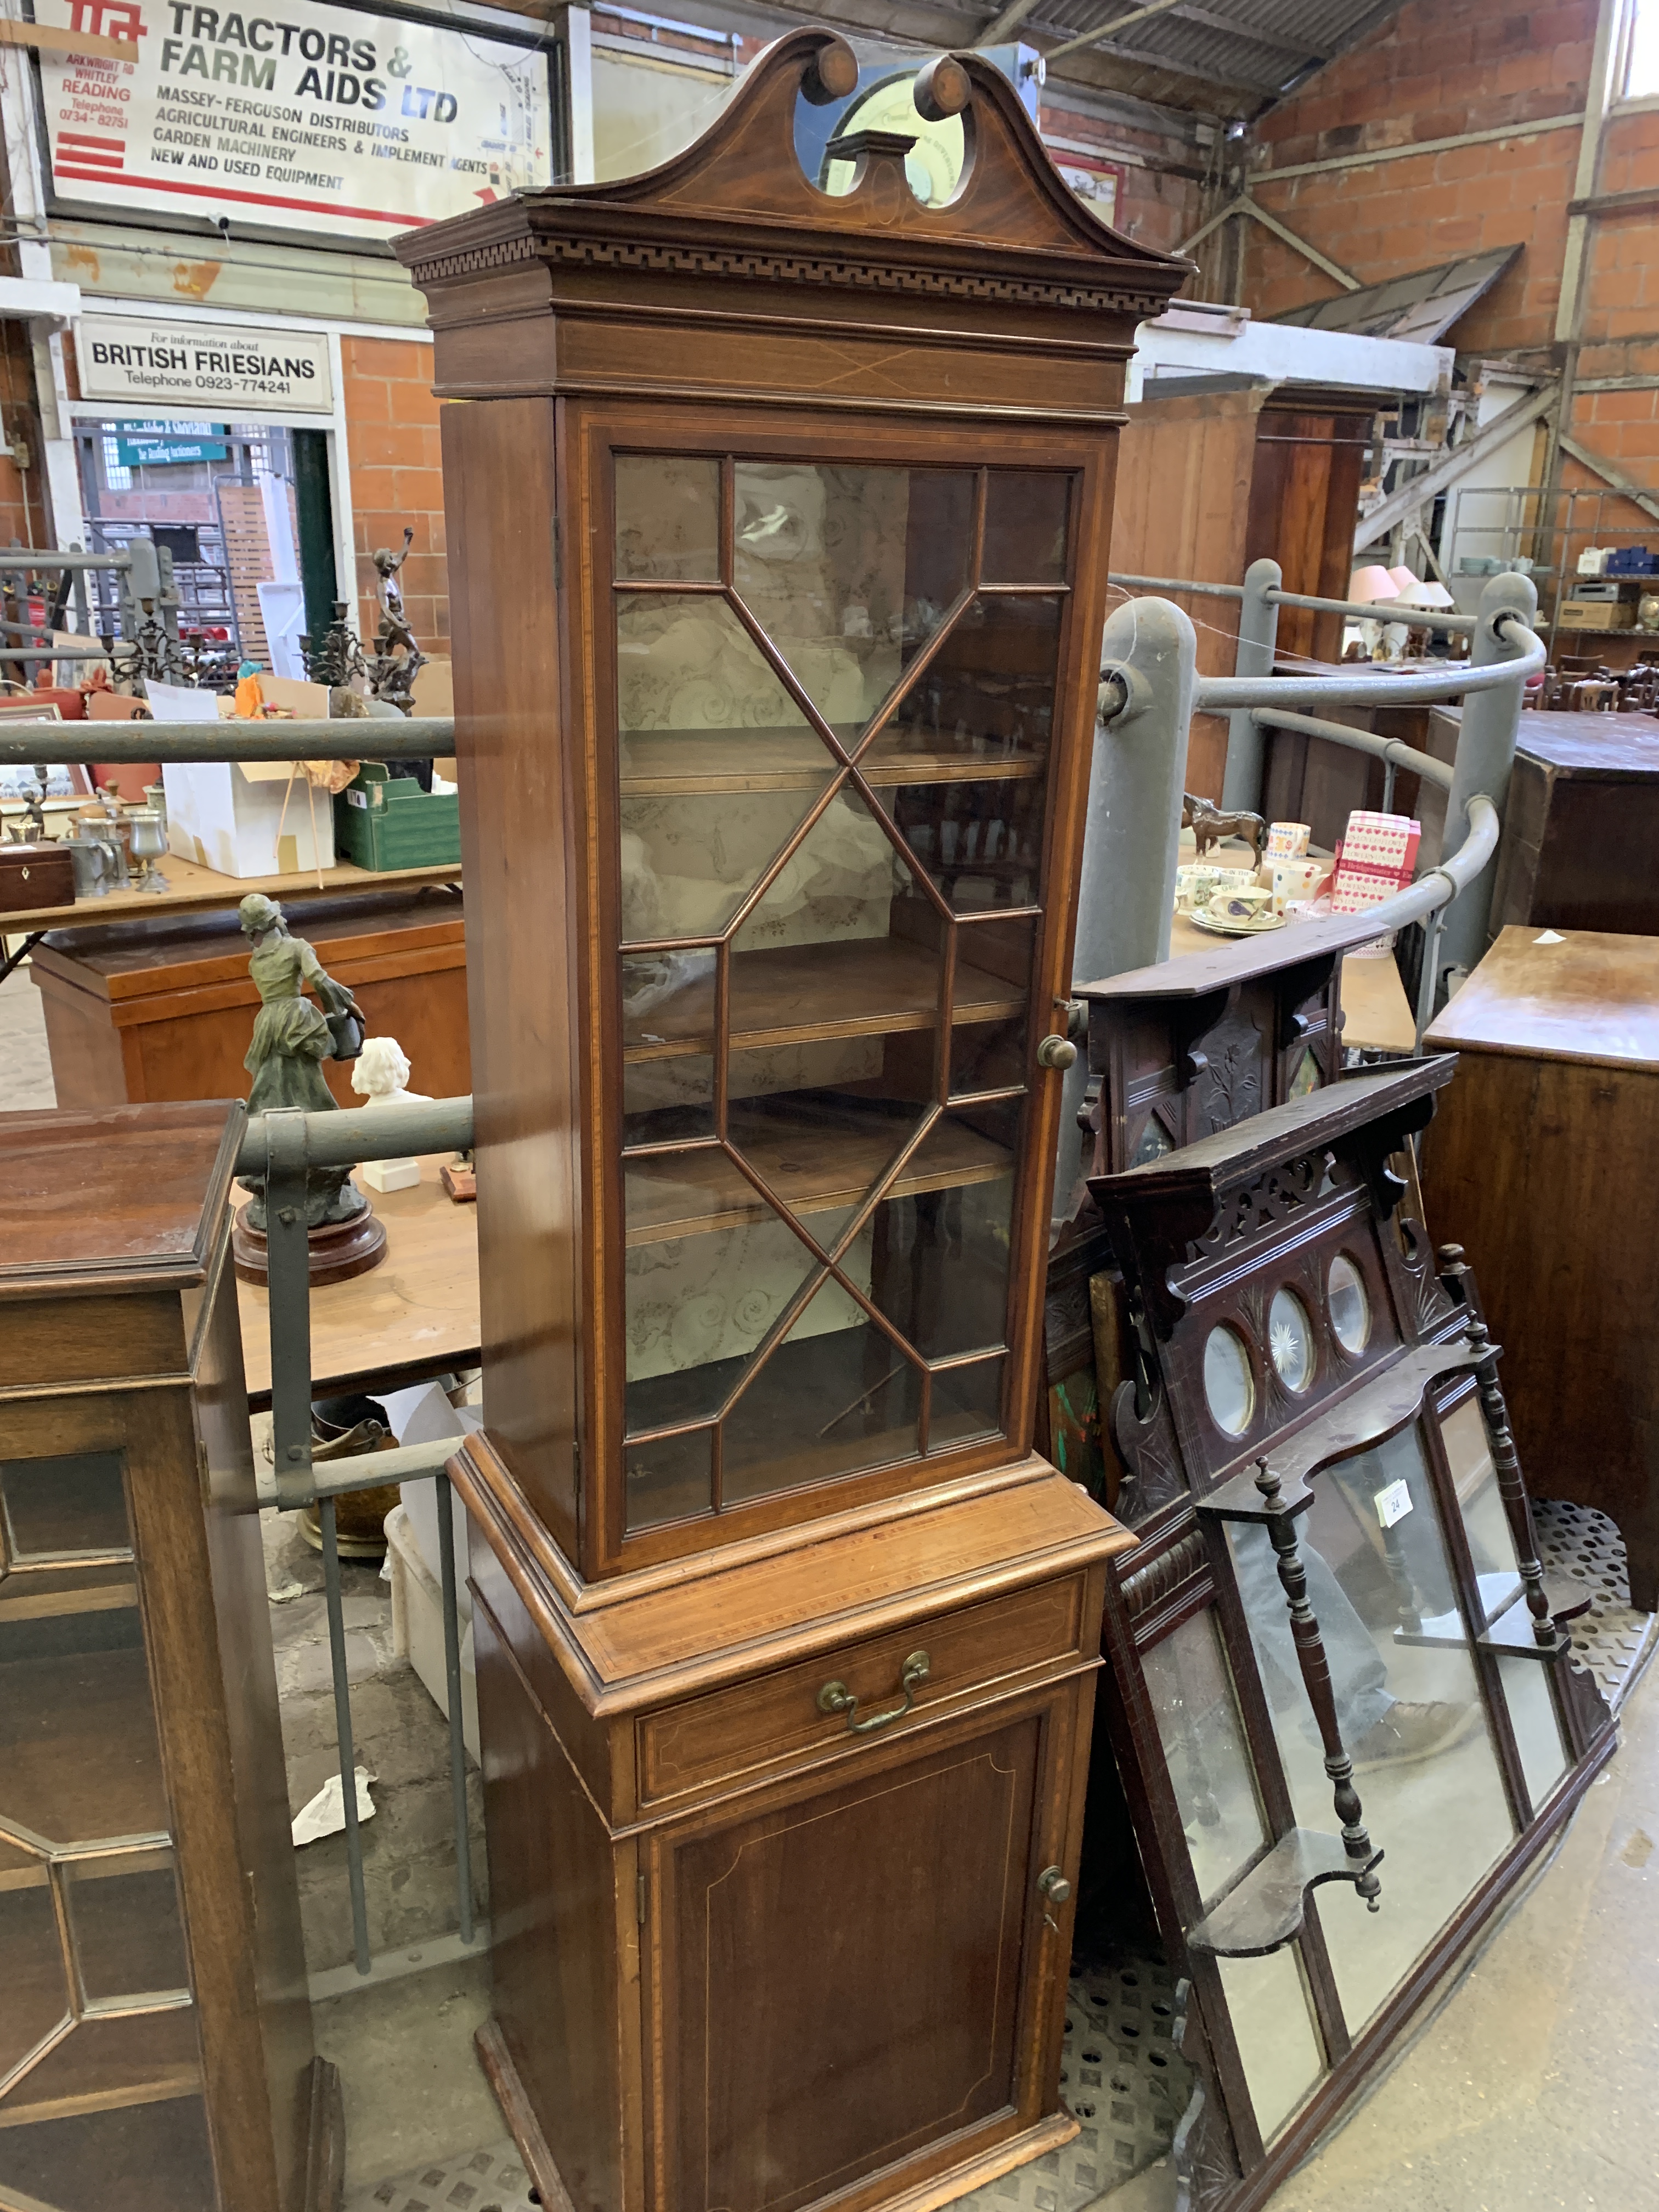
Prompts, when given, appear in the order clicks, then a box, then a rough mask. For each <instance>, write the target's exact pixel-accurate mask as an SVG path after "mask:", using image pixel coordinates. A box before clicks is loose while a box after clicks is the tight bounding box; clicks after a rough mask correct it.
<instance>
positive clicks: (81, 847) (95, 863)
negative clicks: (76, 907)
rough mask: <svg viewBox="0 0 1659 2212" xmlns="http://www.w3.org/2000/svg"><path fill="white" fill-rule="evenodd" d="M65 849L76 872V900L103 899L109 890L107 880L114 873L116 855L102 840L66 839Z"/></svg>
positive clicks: (87, 838)
mask: <svg viewBox="0 0 1659 2212" xmlns="http://www.w3.org/2000/svg"><path fill="white" fill-rule="evenodd" d="M64 851H65V852H66V853H67V854H69V856H70V867H71V868H72V869H73V870H74V872H75V896H76V898H102V897H103V896H104V895H105V893H106V891H107V890H108V889H109V885H108V884H107V883H106V880H105V878H106V877H107V876H108V875H110V874H111V873H112V861H113V859H114V855H113V854H112V853H111V851H110V848H109V847H108V846H107V845H106V844H105V843H104V842H102V840H101V839H99V838H94V837H66V838H65V839H64Z"/></svg>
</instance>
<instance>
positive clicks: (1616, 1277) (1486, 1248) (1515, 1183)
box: [1422, 926, 1659, 1612]
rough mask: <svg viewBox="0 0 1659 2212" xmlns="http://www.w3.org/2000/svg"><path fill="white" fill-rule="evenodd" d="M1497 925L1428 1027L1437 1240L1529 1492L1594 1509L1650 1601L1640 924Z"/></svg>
mask: <svg viewBox="0 0 1659 2212" xmlns="http://www.w3.org/2000/svg"><path fill="white" fill-rule="evenodd" d="M1544 935H1545V933H1543V932H1541V931H1540V930H1538V929H1536V928H1534V927H1531V926H1528V927H1524V928H1522V927H1510V928H1507V929H1505V930H1504V932H1503V933H1502V934H1501V935H1500V936H1499V937H1498V941H1497V942H1496V944H1495V945H1493V946H1492V950H1491V951H1489V952H1488V953H1487V955H1486V958H1485V959H1484V960H1483V961H1482V962H1481V963H1480V966H1479V967H1478V968H1477V969H1475V970H1474V974H1473V975H1471V976H1470V977H1469V979H1468V982H1467V983H1465V984H1464V986H1463V987H1462V990H1461V991H1460V992H1459V993H1458V994H1457V996H1456V997H1455V999H1454V1000H1452V1001H1451V1003H1450V1005H1449V1006H1448V1007H1447V1008H1446V1010H1445V1012H1443V1014H1442V1015H1441V1016H1440V1018H1439V1019H1438V1020H1437V1022H1436V1023H1435V1024H1434V1026H1433V1027H1432V1028H1431V1030H1429V1032H1428V1035H1427V1036H1426V1038H1425V1043H1426V1044H1427V1046H1428V1047H1429V1048H1430V1049H1431V1050H1433V1051H1449V1052H1456V1053H1458V1054H1460V1055H1461V1058H1460V1060H1459V1064H1458V1070H1457V1077H1456V1080H1455V1082H1454V1083H1452V1084H1451V1085H1450V1086H1449V1089H1448V1090H1447V1091H1446V1092H1445V1094H1444V1097H1443V1103H1442V1104H1441V1108H1440V1111H1439V1113H1438V1114H1437V1116H1436V1118H1435V1121H1434V1123H1433V1125H1432V1127H1431V1128H1430V1129H1429V1130H1428V1131H1427V1132H1426V1133H1425V1138H1424V1141H1423V1153H1422V1173H1423V1192H1424V1198H1425V1202H1426V1206H1427V1213H1428V1221H1429V1225H1430V1228H1431V1231H1432V1233H1433V1235H1434V1237H1435V1238H1436V1240H1437V1242H1438V1241H1441V1240H1443V1239H1451V1240H1454V1241H1455V1242H1456V1243H1460V1244H1462V1246H1463V1247H1464V1249H1465V1250H1466V1251H1467V1253H1468V1259H1469V1263H1470V1265H1471V1266H1472V1267H1474V1274H1475V1280H1476V1281H1477V1283H1478V1284H1479V1285H1480V1293H1481V1297H1482V1298H1483V1300H1484V1302H1485V1304H1486V1309H1487V1311H1488V1313H1489V1315H1490V1316H1491V1320H1492V1334H1493V1335H1494V1336H1495V1337H1496V1338H1497V1340H1498V1342H1499V1343H1500V1344H1501V1345H1502V1346H1503V1347H1504V1362H1503V1368H1502V1380H1503V1384H1504V1391H1505V1393H1506V1395H1507V1396H1508V1399H1509V1403H1510V1419H1511V1423H1512V1425H1513V1427H1514V1431H1515V1440H1516V1449H1517V1450H1518V1451H1519V1453H1520V1456H1521V1464H1522V1469H1523V1471H1524V1472H1525V1474H1526V1477H1527V1481H1528V1486H1529V1487H1530V1488H1531V1490H1532V1492H1533V1493H1534V1496H1536V1497H1539V1498H1570V1499H1572V1500H1574V1501H1575V1502H1577V1504H1583V1505H1594V1506H1597V1507H1599V1508H1600V1510H1601V1511H1602V1512H1604V1513H1607V1514H1610V1515H1611V1516H1612V1517H1613V1520H1615V1521H1616V1522H1618V1524H1619V1527H1620V1531H1621V1533H1622V1534H1623V1535H1624V1538H1625V1541H1626V1546H1627V1547H1628V1548H1629V1553H1630V1583H1631V1596H1632V1602H1633V1603H1634V1604H1635V1605H1636V1606H1637V1607H1638V1609H1639V1610H1641V1611H1643V1612H1651V1611H1653V1610H1654V1609H1655V1608H1656V1607H1659V1359H1656V1358H1655V1354H1654V1345H1653V1276H1654V1254H1655V1252H1656V1250H1659V1176H1656V1175H1655V1171H1654V1156H1655V1151H1656V1145H1659V938H1654V937H1634V936H1632V937H1620V936H1613V935H1609V934H1606V933H1601V932H1599V931H1590V930H1575V931H1571V932H1568V933H1565V934H1564V935H1562V936H1561V937H1560V939H1559V942H1557V943H1554V944H1549V943H1546V942H1542V941H1541V939H1543V937H1544Z"/></svg>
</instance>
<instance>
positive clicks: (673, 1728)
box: [638, 1574, 1094, 1808]
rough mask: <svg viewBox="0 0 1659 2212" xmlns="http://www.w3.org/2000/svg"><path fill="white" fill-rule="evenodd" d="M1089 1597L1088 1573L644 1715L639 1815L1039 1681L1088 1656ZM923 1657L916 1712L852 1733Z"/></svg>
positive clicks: (886, 1707)
mask: <svg viewBox="0 0 1659 2212" xmlns="http://www.w3.org/2000/svg"><path fill="white" fill-rule="evenodd" d="M1086 1589H1087V1577H1086V1575H1085V1574H1073V1575H1066V1576H1062V1577H1059V1578H1058V1579H1057V1580H1055V1581H1053V1582H1047V1583H1038V1584H1037V1585H1036V1587H1035V1588H1034V1589H1024V1590H1016V1591H1014V1592H1012V1593H1011V1594H1010V1595H1008V1596H1006V1597H1000V1598H993V1599H989V1600H987V1601H986V1603H984V1604H983V1605H975V1606H969V1607H964V1608H963V1611H962V1612H960V1613H945V1614H943V1615H941V1616H939V1618H937V1619H934V1620H921V1621H916V1622H914V1623H913V1624H912V1625H911V1626H909V1627H908V1628H901V1629H895V1630H893V1631H891V1632H889V1633H888V1634H886V1635H884V1636H877V1637H872V1638H868V1639H867V1640H866V1641H864V1642H861V1643H855V1644H848V1645H846V1646H844V1647H842V1648H841V1649H836V1648H834V1647H832V1648H831V1649H830V1650H828V1651H825V1652H824V1653H823V1654H822V1655H821V1656H819V1657H817V1658H814V1659H808V1660H804V1661H802V1662H800V1663H799V1665H796V1666H792V1667H781V1668H777V1669H776V1670H775V1672H773V1673H771V1674H763V1675H762V1676H760V1677H759V1678H758V1679H757V1680H754V1681H750V1682H738V1683H733V1684H730V1685H728V1686H726V1687H725V1688H722V1689H719V1690H711V1691H709V1692H707V1693H706V1694H705V1695H704V1696H702V1697H700V1698H691V1699H687V1700H686V1702H685V1703H684V1705H672V1706H670V1707H669V1708H668V1709H667V1710H666V1711H663V1712H659V1713H648V1714H646V1715H644V1716H642V1717H641V1720H640V1723H639V1735H638V1744H639V1781H640V1803H641V1808H644V1807H645V1806H647V1805H652V1804H660V1803H661V1802H663V1801H664V1800H665V1799H670V1798H675V1797H680V1796H685V1795H686V1794H687V1793H688V1792H690V1791H691V1790H700V1789H702V1788H704V1787H706V1786H707V1785H708V1784H710V1783H714V1782H720V1781H731V1780H736V1779H738V1778H742V1777H744V1776H745V1775H748V1774H750V1773H753V1772H756V1771H760V1770H763V1769H765V1768H768V1767H772V1766H776V1765H780V1764H781V1763H783V1762H786V1761H787V1760H789V1759H799V1758H800V1757H802V1756H803V1755H805V1754H806V1753H811V1752H818V1751H823V1750H826V1749H834V1748H836V1747H837V1746H839V1745H842V1744H846V1743H848V1742H849V1741H850V1742H872V1741H873V1742H881V1741H884V1739H885V1738H887V1737H888V1736H890V1735H892V1734H894V1733H895V1732H896V1730H899V1729H903V1728H905V1727H906V1726H908V1725H911V1724H913V1723H914V1722H915V1719H917V1718H918V1717H925V1716H926V1715H927V1713H928V1712H929V1711H931V1710H933V1709H936V1708H937V1707H939V1705H944V1704H946V1703H947V1702H951V1701H954V1700H956V1699H960V1698H961V1697H962V1696H963V1694H964V1693H965V1692H972V1691H980V1692H984V1691H990V1690H1002V1689H1006V1688H1008V1687H1010V1686H1013V1685H1015V1684H1016V1683H1018V1681H1019V1680H1020V1679H1021V1678H1022V1677H1030V1678H1036V1676H1037V1675H1039V1674H1042V1672H1043V1671H1044V1670H1046V1669H1048V1668H1052V1667H1053V1666H1054V1662H1056V1661H1060V1660H1065V1659H1067V1658H1074V1657H1076V1656H1079V1645H1080V1639H1081V1637H1082V1633H1083V1626H1084V1622H1085V1618H1086V1617H1087V1607H1086V1603H1085V1598H1086ZM919 1651H925V1652H926V1653H927V1674H926V1676H925V1677H924V1678H923V1679H921V1680H919V1681H917V1682H916V1683H915V1685H914V1688H913V1702H912V1704H911V1706H910V1710H909V1711H908V1712H906V1713H904V1714H902V1717H896V1718H895V1719H894V1720H892V1721H891V1722H890V1723H885V1724H884V1725H883V1726H880V1727H878V1728H875V1729H870V1730H868V1731H867V1732H865V1731H863V1730H853V1729H849V1727H848V1723H849V1721H858V1722H862V1721H865V1720H866V1719H868V1718H871V1717H874V1716H875V1715H877V1714H878V1713H884V1712H888V1711H891V1710H893V1709H894V1708H895V1707H897V1706H899V1705H901V1703H902V1698H903V1694H904V1693H903V1690H902V1686H901V1679H900V1678H901V1676H902V1674H903V1671H904V1666H905V1662H906V1660H907V1659H908V1657H909V1656H910V1655H911V1654H912V1653H913V1652H919ZM1088 1656H1090V1657H1091V1658H1092V1657H1093V1656H1094V1654H1093V1653H1092V1652H1091V1653H1090V1654H1089V1655H1088ZM829 1682H840V1683H842V1685H844V1686H845V1688H846V1689H847V1690H848V1692H851V1694H852V1695H853V1696H854V1698H856V1699H857V1700H858V1704H857V1706H856V1709H855V1710H854V1711H852V1712H850V1713H849V1712H848V1711H839V1712H825V1711H823V1710H822V1708H821V1707H820V1706H819V1704H818V1692H820V1690H822V1689H823V1686H824V1685H825V1684H826V1683H829Z"/></svg>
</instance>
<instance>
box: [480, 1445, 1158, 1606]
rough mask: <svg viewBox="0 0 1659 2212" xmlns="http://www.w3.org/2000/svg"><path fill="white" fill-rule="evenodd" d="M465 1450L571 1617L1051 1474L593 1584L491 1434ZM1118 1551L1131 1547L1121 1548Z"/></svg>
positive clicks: (953, 1486) (1036, 1471)
mask: <svg viewBox="0 0 1659 2212" xmlns="http://www.w3.org/2000/svg"><path fill="white" fill-rule="evenodd" d="M465 1448H466V1449H467V1451H468V1452H469V1453H471V1455H472V1456H473V1457H474V1459H475V1460H476V1461H477V1464H478V1472H479V1474H480V1476H481V1477H482V1479H483V1480H487V1481H489V1482H490V1483H491V1484H492V1486H494V1487H495V1490H496V1491H497V1492H498V1493H499V1495H500V1496H501V1497H502V1498H511V1499H512V1501H513V1504H512V1506H511V1509H510V1510H511V1511H512V1512H513V1516H514V1518H515V1520H516V1522H517V1524H518V1527H519V1529H520V1534H521V1536H522V1538H523V1541H524V1542H525V1546H526V1550H527V1552H528V1553H530V1555H531V1556H532V1558H533V1559H535V1560H536V1562H537V1565H538V1566H539V1567H540V1568H541V1569H542V1571H543V1572H544V1573H545V1574H546V1576H547V1577H548V1579H549V1580H550V1582H551V1583H552V1584H553V1586H554V1589H556V1591H557V1593H558V1595H559V1601H560V1602H561V1604H562V1606H563V1607H565V1609H566V1610H567V1611H568V1612H569V1613H572V1614H581V1613H595V1612H598V1611H599V1609H600V1608H601V1607H605V1606H611V1605H624V1604H628V1603H629V1602H630V1601H632V1600H634V1599H635V1598H638V1597H643V1596H644V1595H647V1592H649V1591H651V1590H653V1589H672V1588H674V1587H675V1586H676V1585H677V1584H678V1583H686V1582H695V1581H696V1580H698V1579H700V1578H701V1577H702V1576H704V1575H714V1574H726V1573H727V1572H729V1571H731V1570H732V1568H734V1567H743V1566H747V1565H749V1564H750V1562H751V1561H752V1560H756V1559H772V1558H775V1556H776V1555H777V1554H778V1553H781V1552H798V1551H799V1550H800V1548H801V1547H802V1543H803V1541H809V1542H811V1543H815V1544H816V1543H823V1542H826V1541H830V1540H832V1539H834V1538H835V1537H836V1536H844V1535H847V1534H849V1533H851V1532H852V1531H853V1530H854V1529H859V1528H870V1527H872V1526H873V1525H874V1524H875V1523H877V1522H883V1521H898V1520H902V1519H904V1518H906V1517H907V1516H909V1515H910V1514H913V1513H933V1512H937V1511H939V1510H940V1509H941V1508H942V1507H944V1506H947V1505H954V1504H958V1503H959V1502H960V1501H961V1500H963V1498H980V1497H983V1496H984V1495H986V1493H987V1492H991V1491H996V1490H1013V1489H1017V1488H1018V1486H1020V1485H1021V1484H1023V1483H1027V1482H1045V1481H1047V1480H1048V1479H1049V1477H1050V1476H1052V1475H1053V1474H1054V1473H1055V1472H1056V1469H1055V1468H1054V1464H1053V1462H1051V1461H1048V1460H1046V1459H1044V1458H1043V1457H1042V1454H1041V1453H1040V1452H1028V1453H1027V1454H1026V1455H1025V1456H1024V1458H1023V1459H1019V1460H1014V1461H1005V1462H1003V1463H1002V1464H1001V1465H1000V1466H998V1467H994V1468H990V1469H989V1470H988V1471H987V1472H986V1473H983V1474H968V1475H963V1476H960V1477H959V1478H958V1479H957V1480H955V1481H953V1482H942V1483H938V1484H935V1485H933V1486H932V1487H930V1488H928V1489H926V1490H907V1491H901V1492H897V1493H896V1495H894V1496H893V1497H890V1498H880V1499H878V1500H876V1501H875V1502H874V1503H872V1504H868V1505H860V1506H851V1507H849V1508H848V1510H847V1511H846V1512H844V1513H830V1514H825V1515H824V1516H823V1518H822V1519H818V1520H814V1521H812V1522H808V1523H802V1522H790V1523H789V1525H788V1526H787V1527H786V1528H775V1529H772V1530H771V1531H769V1533H768V1534H765V1535H761V1536H749V1537H745V1538H744V1539H742V1540H741V1541H738V1542H737V1543H732V1544H723V1545H721V1546H720V1547H718V1548H716V1549H711V1550H708V1551H704V1552H692V1553H685V1554H684V1555H682V1556H681V1557H680V1558H678V1559H665V1560H664V1561H662V1562H661V1564H660V1565H656V1566H650V1567H641V1568H638V1569H636V1570H635V1571H634V1572H633V1573H631V1574H622V1575H612V1576H609V1577H605V1578H604V1579H603V1580H600V1581H598V1582H591V1583H590V1582H584V1581H583V1580H582V1578H581V1577H580V1575H579V1574H578V1573H577V1572H576V1571H575V1569H574V1567H573V1566H572V1565H571V1564H570V1562H569V1560H568V1559H566V1557H565V1555H564V1553H562V1551H560V1549H559V1547H558V1546H557V1545H556V1544H555V1543H554V1542H553V1541H552V1540H551V1539H550V1537H549V1536H548V1534H547V1532H546V1530H545V1529H544V1528H543V1526H542V1524H541V1522H539V1521H538V1519H537V1518H536V1516H535V1515H534V1513H533V1512H532V1510H531V1509H530V1505H529V1503H528V1501H527V1500H526V1498H525V1495H524V1492H523V1491H522V1490H521V1489H520V1486H519V1484H518V1482H517V1481H516V1480H515V1479H514V1477H513V1474H512V1472H511V1470H510V1469H509V1468H507V1464H506V1462H504V1461H503V1460H502V1459H501V1455H500V1454H499V1453H498V1452H497V1451H496V1450H495V1447H494V1446H493V1445H492V1444H491V1443H490V1441H489V1437H488V1435H487V1434H485V1433H484V1432H483V1431H475V1432H474V1433H473V1434H472V1435H471V1436H470V1437H468V1438H467V1440H466V1447H465ZM1123 1548H1124V1549H1125V1550H1127V1549H1129V1548H1130V1547H1128V1546H1127V1545H1126V1546H1124V1547H1123Z"/></svg>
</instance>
